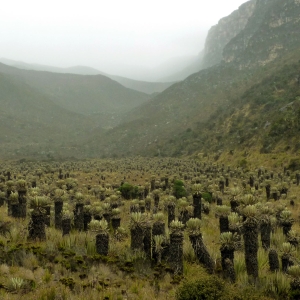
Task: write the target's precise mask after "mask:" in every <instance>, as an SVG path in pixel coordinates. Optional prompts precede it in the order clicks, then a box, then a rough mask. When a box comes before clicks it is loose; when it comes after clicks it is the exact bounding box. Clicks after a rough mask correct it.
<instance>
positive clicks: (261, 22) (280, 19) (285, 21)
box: [223, 0, 300, 69]
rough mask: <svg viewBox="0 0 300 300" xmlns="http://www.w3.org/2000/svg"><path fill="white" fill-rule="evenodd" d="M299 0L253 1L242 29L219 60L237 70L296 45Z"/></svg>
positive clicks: (262, 62)
mask: <svg viewBox="0 0 300 300" xmlns="http://www.w3.org/2000/svg"><path fill="white" fill-rule="evenodd" d="M299 28H300V0H285V1H282V0H257V1H256V5H255V7H254V11H253V13H252V15H251V17H250V18H249V20H248V22H247V24H246V26H245V28H244V29H243V30H241V31H240V32H239V33H238V34H237V35H236V36H235V37H234V38H233V39H231V41H230V42H229V43H228V44H227V45H226V46H225V48H224V51H223V60H224V62H226V63H231V62H234V63H236V64H237V65H238V67H239V68H240V69H244V68H249V67H250V68H252V67H256V66H263V65H266V64H267V63H269V62H271V61H273V60H274V59H276V58H278V57H279V56H280V55H282V54H284V53H286V52H287V51H292V50H294V49H296V48H297V47H299V46H300V30H299Z"/></svg>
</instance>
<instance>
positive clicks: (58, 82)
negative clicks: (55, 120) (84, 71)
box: [0, 64, 149, 121]
mask: <svg viewBox="0 0 300 300" xmlns="http://www.w3.org/2000/svg"><path fill="white" fill-rule="evenodd" d="M0 72H1V73H4V74H9V75H10V76H12V77H13V78H16V79H18V80H21V81H23V82H25V83H26V84H28V85H29V86H31V87H33V88H35V89H36V90H38V91H40V92H41V93H43V94H45V95H47V96H48V97H49V98H50V99H51V100H52V101H53V102H55V103H56V104H58V105H60V106H62V107H64V108H66V109H68V110H70V111H73V112H76V113H83V114H93V113H102V114H107V115H112V116H113V115H115V116H116V119H115V120H116V121H117V119H118V118H119V117H118V116H119V115H122V114H124V113H125V112H127V111H129V110H131V109H133V108H134V107H136V106H138V105H140V104H142V103H143V102H145V101H147V100H148V99H149V96H148V95H147V94H144V93H141V92H137V91H134V90H130V89H127V88H125V87H123V86H122V85H120V84H119V83H117V82H115V81H113V80H111V79H110V78H107V77H105V76H103V75H96V76H83V75H74V74H58V73H50V72H42V71H29V70H20V69H17V68H12V67H9V66H6V65H3V64H0Z"/></svg>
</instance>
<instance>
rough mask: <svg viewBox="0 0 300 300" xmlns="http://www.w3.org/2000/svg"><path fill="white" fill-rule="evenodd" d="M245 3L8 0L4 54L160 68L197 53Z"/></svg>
mask: <svg viewBox="0 0 300 300" xmlns="http://www.w3.org/2000/svg"><path fill="white" fill-rule="evenodd" d="M245 2H247V1H245V0H232V1H230V3H224V1H222V0H212V1H210V2H208V3H203V4H201V3H199V1H192V0H187V1H180V2H176V3H174V2H173V1H170V0H166V1H157V0H153V1H151V2H143V3H142V2H140V1H136V0H128V1H126V2H123V1H119V0H115V1H110V2H107V3H105V4H104V3H102V2H97V1H91V0H87V1H85V2H81V1H69V0H66V1H57V0H54V1H51V2H50V3H49V4H45V3H44V2H40V1H36V0H28V1H26V2H24V1H20V0H17V1H9V2H6V3H3V4H2V10H1V19H0V24H1V28H2V31H1V34H0V38H1V41H2V43H1V44H2V45H1V51H0V57H3V58H7V59H11V60H16V61H23V62H26V63H33V64H42V65H49V66H55V67H63V68H66V67H71V66H79V65H80V66H89V67H92V68H95V69H98V70H100V71H102V72H106V73H109V74H116V75H121V76H128V77H132V76H130V73H132V74H133V73H134V72H135V73H137V74H138V73H139V72H141V73H143V72H150V71H151V70H152V71H153V72H155V70H156V69H158V70H159V68H160V67H161V65H164V64H165V65H166V64H168V62H169V63H170V62H171V63H170V64H172V60H173V59H174V58H175V59H177V58H180V59H182V60H183V61H184V59H186V60H188V59H190V58H192V57H196V56H197V55H198V54H199V52H200V51H201V50H202V49H203V46H204V42H205V38H206V35H207V32H208V30H209V28H210V27H211V26H213V25H215V24H217V23H218V21H219V20H220V19H221V18H223V17H225V16H227V15H229V14H230V13H231V12H233V11H234V10H235V9H237V8H238V7H239V6H240V5H241V4H243V3H245Z"/></svg>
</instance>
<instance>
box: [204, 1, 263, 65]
mask: <svg viewBox="0 0 300 300" xmlns="http://www.w3.org/2000/svg"><path fill="white" fill-rule="evenodd" d="M256 1H257V0H251V1H248V2H246V3H244V4H242V5H241V6H240V7H239V8H238V9H237V10H235V11H234V12H232V13H231V14H230V15H229V16H227V17H224V18H222V19H221V20H220V21H219V22H218V24H217V25H214V26H213V27H211V29H210V30H209V32H208V34H207V37H206V40H205V46H204V51H203V59H202V63H201V67H200V69H204V68H208V67H211V66H213V65H216V64H219V63H220V62H221V61H222V58H223V56H222V55H223V50H224V47H225V46H226V44H227V43H228V42H230V41H231V40H232V39H233V38H234V37H235V36H236V35H237V34H239V33H240V32H241V31H242V30H243V29H244V28H245V26H246V25H247V23H248V20H249V18H250V17H251V16H252V14H253V12H254V9H255V8H256ZM200 69H199V70H200Z"/></svg>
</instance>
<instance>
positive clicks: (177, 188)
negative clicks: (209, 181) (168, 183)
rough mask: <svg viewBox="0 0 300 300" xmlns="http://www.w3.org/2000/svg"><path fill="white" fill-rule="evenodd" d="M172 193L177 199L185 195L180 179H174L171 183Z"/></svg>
mask: <svg viewBox="0 0 300 300" xmlns="http://www.w3.org/2000/svg"><path fill="white" fill-rule="evenodd" d="M173 195H174V196H175V197H176V198H177V199H179V198H182V197H185V196H186V189H185V187H184V183H183V182H182V181H181V180H175V182H174V185H173Z"/></svg>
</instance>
